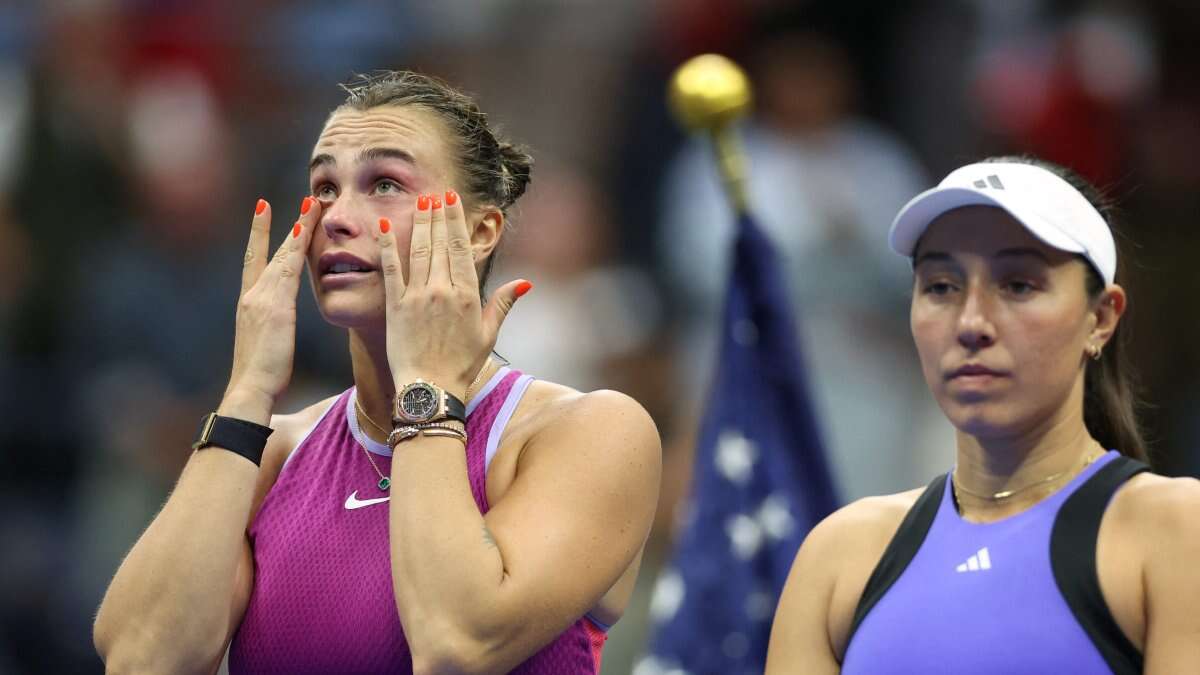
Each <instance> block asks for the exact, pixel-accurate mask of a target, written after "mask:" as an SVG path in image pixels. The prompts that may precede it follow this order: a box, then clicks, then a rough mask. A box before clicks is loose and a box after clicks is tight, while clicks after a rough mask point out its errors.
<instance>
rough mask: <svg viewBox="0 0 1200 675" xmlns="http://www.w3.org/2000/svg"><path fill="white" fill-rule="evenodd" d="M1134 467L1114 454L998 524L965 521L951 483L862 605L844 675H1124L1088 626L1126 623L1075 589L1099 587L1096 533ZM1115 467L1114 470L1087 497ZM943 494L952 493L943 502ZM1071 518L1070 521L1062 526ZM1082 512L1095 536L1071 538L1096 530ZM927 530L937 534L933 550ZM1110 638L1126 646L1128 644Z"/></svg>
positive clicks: (900, 537)
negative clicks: (1086, 584) (1081, 583)
mask: <svg viewBox="0 0 1200 675" xmlns="http://www.w3.org/2000/svg"><path fill="white" fill-rule="evenodd" d="M1114 460H1118V461H1116V462H1114ZM1126 462H1128V463H1130V464H1136V463H1133V462H1129V460H1125V459H1124V458H1120V455H1119V454H1118V453H1116V452H1115V451H1110V452H1109V453H1107V454H1106V455H1104V456H1103V457H1101V458H1099V459H1097V460H1096V461H1094V462H1092V464H1091V465H1090V466H1088V467H1087V468H1085V469H1084V470H1083V471H1082V472H1081V473H1080V474H1079V475H1078V476H1076V477H1075V478H1074V479H1072V480H1071V482H1070V483H1068V484H1067V485H1066V486H1064V487H1063V488H1062V489H1061V490H1059V491H1057V492H1055V493H1054V494H1052V495H1051V496H1049V497H1047V498H1046V499H1044V500H1042V501H1041V502H1039V503H1037V504H1035V505H1034V506H1033V507H1031V508H1029V509H1028V510H1026V511H1023V512H1021V513H1019V514H1017V515H1014V516H1011V517H1009V518H1005V519H1003V520H1000V521H997V522H994V523H986V524H981V523H971V522H968V521H966V520H964V519H963V518H962V516H960V515H959V513H958V509H957V508H956V506H955V503H954V496H953V493H952V491H951V486H950V481H949V480H947V479H946V477H945V476H942V477H939V478H938V479H937V480H936V481H935V482H934V486H935V487H931V488H930V490H927V492H926V494H925V495H923V496H922V498H921V499H920V500H918V503H917V505H915V506H914V507H913V510H912V511H910V512H909V516H908V517H906V519H905V522H904V524H902V525H901V526H900V531H898V532H897V534H896V537H895V538H894V539H893V540H892V543H891V544H890V545H889V547H888V551H887V553H885V554H884V558H883V559H882V560H881V561H880V564H879V566H878V567H876V569H875V573H874V574H873V575H872V578H871V581H870V582H868V586H867V590H866V591H864V603H865V604H860V606H859V611H860V613H861V612H862V611H864V610H865V611H866V614H865V616H856V628H855V629H854V630H852V634H851V637H850V642H849V644H848V645H847V647H846V655H845V658H844V659H843V663H842V670H841V672H842V675H859V674H863V673H871V674H873V675H881V674H882V675H887V674H889V673H929V674H936V673H970V674H971V675H1001V674H1005V675H1007V674H1010V673H1072V674H1073V675H1091V674H1093V673H1105V674H1109V673H1112V672H1113V669H1112V668H1110V666H1109V663H1107V662H1106V661H1105V656H1104V654H1102V653H1101V650H1100V647H1104V648H1105V649H1108V645H1107V644H1106V643H1105V640H1104V639H1102V640H1100V641H1099V643H1098V642H1097V640H1096V639H1094V637H1095V636H1096V635H1102V634H1101V633H1095V632H1092V635H1091V636H1089V631H1088V630H1085V628H1084V625H1081V624H1088V625H1097V624H1098V620H1094V618H1095V617H1094V616H1092V615H1096V614H1103V615H1104V617H1107V618H1106V619H1105V618H1104V617H1100V619H1104V620H1106V621H1108V625H1109V630H1110V632H1112V631H1115V630H1116V628H1115V624H1112V621H1111V615H1110V614H1109V613H1108V610H1107V607H1106V606H1103V600H1102V598H1099V596H1100V593H1099V588H1098V585H1096V586H1095V588H1094V589H1093V590H1092V598H1091V603H1090V605H1089V604H1088V603H1080V602H1076V600H1075V598H1078V597H1080V596H1081V595H1082V594H1083V591H1079V592H1078V593H1077V592H1076V591H1075V589H1074V583H1075V580H1077V579H1083V578H1084V577H1087V576H1088V574H1089V569H1088V565H1089V564H1090V570H1091V571H1090V575H1091V577H1090V578H1092V579H1094V578H1095V572H1094V570H1095V558H1094V555H1095V530H1098V528H1099V522H1100V518H1101V517H1102V515H1103V511H1104V508H1105V506H1107V501H1108V498H1110V497H1111V494H1112V492H1113V491H1115V489H1116V487H1118V486H1119V483H1120V482H1123V481H1124V480H1125V479H1127V478H1128V476H1117V477H1116V478H1113V479H1112V480H1109V479H1110V478H1112V476H1110V475H1109V474H1115V473H1117V472H1118V471H1121V470H1123V469H1124V467H1123V466H1117V464H1118V463H1120V464H1122V465H1123V464H1124V463H1126ZM1109 464H1114V466H1113V467H1110V468H1111V469H1112V470H1108V471H1105V472H1104V474H1103V475H1102V476H1100V477H1098V478H1100V480H1096V481H1091V483H1092V484H1091V485H1089V486H1088V489H1086V490H1081V489H1080V488H1081V487H1083V486H1085V485H1087V484H1088V483H1089V480H1090V479H1092V478H1093V476H1095V475H1096V474H1097V472H1100V471H1101V470H1102V469H1104V468H1105V467H1106V466H1107V465H1109ZM1138 466H1144V465H1140V464H1138ZM1136 470H1140V469H1137V468H1136V467H1134V468H1132V469H1131V471H1136ZM1105 483H1107V484H1108V488H1107V493H1106V494H1102V493H1103V492H1105V490H1106V488H1102V486H1101V484H1105ZM935 488H940V489H938V490H937V493H936V494H935V493H934V490H935ZM1098 488H1099V489H1098ZM1077 491H1079V493H1080V494H1079V495H1077V497H1078V498H1076V499H1072V495H1073V494H1075V493H1076V492H1077ZM1081 498H1086V499H1081ZM934 500H936V501H934ZM922 502H925V503H924V504H922ZM1064 503H1067V504H1068V508H1067V509H1064V508H1063V505H1064ZM1076 507H1082V509H1080V508H1076ZM922 511H924V512H926V513H928V514H929V515H932V523H931V524H930V523H929V522H928V520H926V521H925V524H924V525H921V524H917V523H919V522H920V521H921V518H922V517H921V516H920V512H922ZM1060 512H1062V515H1066V516H1068V517H1067V518H1064V519H1060V517H1059V516H1060ZM1076 512H1079V513H1084V512H1087V513H1084V515H1085V516H1086V518H1084V520H1087V521H1088V522H1090V523H1091V526H1092V527H1093V531H1092V532H1091V533H1090V534H1088V533H1083V534H1082V536H1077V535H1078V534H1079V533H1078V532H1075V533H1072V532H1071V530H1076V531H1078V530H1085V529H1087V528H1086V527H1080V526H1078V523H1080V522H1081V521H1080V519H1079V518H1076V517H1075V516H1076V515H1077V514H1076ZM1060 520H1061V521H1062V522H1059V521H1060ZM922 528H927V531H926V532H925V533H924V536H923V539H922V538H921V534H920V533H919V532H920V531H921V529H922ZM914 532H917V533H916V534H913V533H914ZM1089 537H1090V539H1089ZM906 538H907V542H905V539H906ZM1052 540H1053V541H1052ZM1068 541H1069V542H1070V544H1069V545H1067V546H1065V547H1064V546H1062V545H1061V544H1062V542H1068ZM1089 546H1090V549H1088V547H1089ZM906 548H907V549H908V552H907V554H906V553H905V552H904V549H906ZM1052 549H1054V551H1053V555H1052ZM909 556H911V558H910V559H909V560H908V561H907V564H905V559H906V558H907V557H909ZM1089 556H1090V557H1089ZM1052 558H1053V560H1052ZM1067 558H1070V560H1066V559H1067ZM1089 560H1090V563H1089V562H1088V561H1089ZM889 568H890V569H889ZM1064 570H1067V571H1065V572H1064ZM889 577H890V579H889V580H888V581H884V582H880V579H882V578H889ZM888 583H890V586H888V585H887V584H888ZM881 584H882V588H879V586H880V585H881ZM873 586H875V587H876V589H875V590H874V591H873V590H872V587H873ZM1064 591H1069V593H1068V595H1070V596H1071V602H1068V598H1066V597H1064ZM873 592H874V593H876V596H875V597H874V599H872V593H873ZM878 593H882V595H877V594H878ZM871 602H873V603H874V604H873V605H872V604H870V603H871ZM1097 603H1099V604H1100V605H1102V607H1099V608H1097V607H1095V605H1096V604H1097ZM1118 632H1119V631H1118ZM1105 639H1107V640H1109V641H1125V639H1124V637H1123V636H1113V637H1111V638H1105ZM1126 648H1127V649H1132V646H1127V647H1126ZM1135 657H1136V655H1135Z"/></svg>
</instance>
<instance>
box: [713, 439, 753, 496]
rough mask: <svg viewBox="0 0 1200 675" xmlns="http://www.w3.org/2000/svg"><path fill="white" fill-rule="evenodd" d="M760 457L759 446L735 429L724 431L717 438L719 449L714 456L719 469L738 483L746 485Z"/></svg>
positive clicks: (723, 474) (722, 473)
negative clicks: (755, 462)
mask: <svg viewBox="0 0 1200 675" xmlns="http://www.w3.org/2000/svg"><path fill="white" fill-rule="evenodd" d="M756 459H758V448H756V447H754V444H753V443H751V442H750V440H749V439H747V438H746V437H745V436H743V435H742V434H740V433H738V432H737V431H734V430H728V431H722V432H721V435H720V437H718V438H717V451H716V455H715V457H714V458H713V461H714V462H716V465H717V470H718V471H720V472H721V475H722V476H725V477H726V478H728V479H729V480H731V481H733V482H734V483H737V484H738V485H745V484H746V481H748V480H750V474H751V473H752V472H753V470H754V461H755V460H756Z"/></svg>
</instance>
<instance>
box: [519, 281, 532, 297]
mask: <svg viewBox="0 0 1200 675" xmlns="http://www.w3.org/2000/svg"><path fill="white" fill-rule="evenodd" d="M532 288H533V284H531V283H529V282H528V281H522V282H521V283H519V284H517V297H518V298H519V297H521V296H522V295H525V294H526V293H528V292H529V291H530V289H532Z"/></svg>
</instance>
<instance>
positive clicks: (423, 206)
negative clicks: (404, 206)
mask: <svg viewBox="0 0 1200 675" xmlns="http://www.w3.org/2000/svg"><path fill="white" fill-rule="evenodd" d="M428 209H429V195H421V196H419V197H417V210H418V211H426V210H428Z"/></svg>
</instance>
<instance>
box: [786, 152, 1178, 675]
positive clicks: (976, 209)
mask: <svg viewBox="0 0 1200 675" xmlns="http://www.w3.org/2000/svg"><path fill="white" fill-rule="evenodd" d="M1106 211H1107V209H1106V208H1105V205H1104V204H1103V203H1102V202H1101V200H1100V199H1099V196H1098V195H1097V193H1096V190H1095V189H1094V188H1092V187H1091V186H1090V185H1088V184H1087V183H1086V182H1085V181H1083V180H1082V179H1081V178H1079V177H1078V176H1076V175H1074V174H1073V173H1071V172H1069V171H1067V170H1066V169H1063V168H1061V167H1058V166H1055V165H1052V164H1049V163H1046V162H1042V161H1039V160H1033V159H1028V158H1022V157H1003V158H996V159H992V160H988V161H985V162H981V163H977V164H971V165H968V166H964V167H961V168H959V169H957V170H955V171H954V172H952V173H951V174H950V175H949V176H947V177H946V179H945V180H943V181H942V182H941V184H940V185H938V186H937V187H936V188H934V189H932V190H928V191H926V192H924V193H922V194H920V195H918V196H917V197H915V198H914V199H913V200H912V201H910V202H909V203H908V205H907V206H905V207H904V208H903V209H902V210H901V211H900V213H899V215H897V217H896V219H895V221H894V222H893V224H892V229H891V234H890V243H891V246H892V248H893V250H895V251H896V252H897V253H900V254H902V255H906V256H909V257H910V258H911V259H912V261H913V274H914V282H913V299H912V307H911V312H910V317H911V326H912V332H913V338H914V340H915V342H916V346H917V352H918V354H919V356H920V360H921V366H922V370H923V372H924V374H925V380H926V382H927V384H928V385H929V388H930V391H931V392H932V393H933V395H934V398H935V399H937V402H938V404H939V405H940V406H941V408H942V410H943V411H944V412H945V414H946V417H947V418H948V419H949V420H950V422H951V423H952V424H953V425H954V427H955V429H956V434H957V461H956V464H955V467H954V469H953V470H952V471H950V472H949V473H947V474H945V475H942V476H938V477H937V478H936V479H934V480H933V482H931V483H930V484H929V486H928V487H926V488H924V489H917V490H911V491H908V492H903V493H900V494H896V495H890V496H886V497H871V498H867V499H863V500H860V501H857V502H855V503H853V504H850V505H849V506H846V507H845V508H843V509H841V510H839V511H838V512H836V513H834V514H833V515H831V516H830V517H829V518H827V519H825V520H824V521H823V522H822V523H820V524H819V525H818V526H817V527H815V528H814V529H813V531H812V532H811V533H810V534H809V535H808V538H807V539H806V540H805V542H804V544H803V546H801V548H800V552H799V553H798V554H797V556H796V561H795V563H794V565H793V567H792V571H791V574H790V576H789V578H788V582H787V585H786V586H785V588H784V591H783V595H782V597H781V599H780V602H779V607H778V610H777V613H776V616H775V624H774V626H773V628H772V633H771V646H770V653H769V656H768V663H767V672H768V673H769V674H770V675H777V674H781V673H806V674H811V673H837V672H841V673H844V674H847V675H848V674H850V673H855V674H857V673H871V674H874V675H878V674H881V673H883V674H886V673H970V674H971V675H987V674H992V673H997V674H999V673H1006V674H1007V673H1140V672H1146V673H1182V672H1193V671H1194V670H1195V669H1196V667H1197V664H1198V663H1200V639H1198V636H1200V613H1197V612H1196V611H1195V608H1196V606H1197V604H1198V603H1200V574H1197V572H1196V570H1197V569H1200V567H1197V561H1198V560H1200V521H1197V519H1196V514H1197V513H1200V484H1197V482H1196V481H1195V480H1193V479H1187V478H1178V479H1170V478H1165V477H1162V476H1158V475H1154V474H1152V473H1149V471H1148V469H1149V467H1147V466H1146V464H1144V463H1143V462H1144V461H1145V459H1146V455H1145V447H1144V443H1143V441H1142V439H1141V435H1140V434H1139V432H1138V429H1137V424H1136V416H1135V414H1134V400H1133V395H1132V388H1131V386H1130V384H1129V371H1128V368H1127V367H1126V366H1125V365H1124V364H1123V362H1122V358H1123V355H1122V346H1121V342H1120V339H1119V337H1120V333H1119V332H1118V330H1117V326H1118V323H1119V322H1120V319H1121V316H1122V314H1123V313H1124V311H1125V307H1126V296H1125V291H1124V290H1123V289H1122V288H1121V286H1120V285H1118V284H1117V283H1116V282H1115V277H1116V269H1117V255H1116V246H1115V243H1114V241H1113V236H1112V233H1111V229H1110V226H1109V223H1108V221H1107V219H1106V218H1105V216H1104V215H1102V214H1103V213H1104V212H1106Z"/></svg>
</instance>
